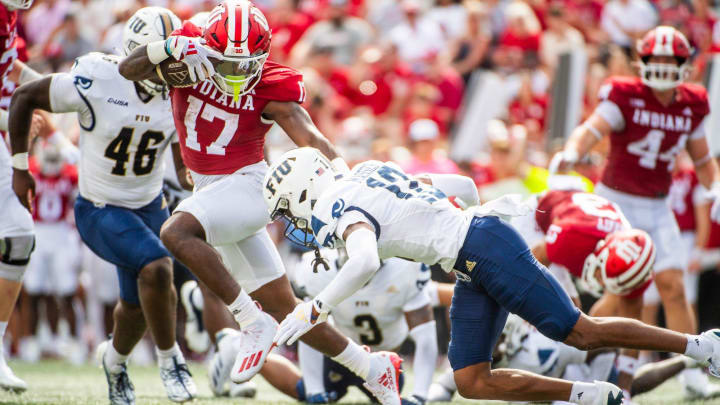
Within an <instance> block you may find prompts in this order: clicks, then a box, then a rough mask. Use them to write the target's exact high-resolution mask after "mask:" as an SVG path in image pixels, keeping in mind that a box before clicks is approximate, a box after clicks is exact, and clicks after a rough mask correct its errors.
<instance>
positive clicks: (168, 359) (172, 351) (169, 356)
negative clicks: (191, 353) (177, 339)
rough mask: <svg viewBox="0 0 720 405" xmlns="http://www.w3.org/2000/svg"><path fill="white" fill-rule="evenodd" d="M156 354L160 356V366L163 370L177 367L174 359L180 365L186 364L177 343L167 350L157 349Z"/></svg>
mask: <svg viewBox="0 0 720 405" xmlns="http://www.w3.org/2000/svg"><path fill="white" fill-rule="evenodd" d="M155 353H156V354H157V356H158V365H160V367H162V368H172V367H174V366H175V364H174V363H173V359H177V361H178V362H179V363H184V362H185V358H184V357H183V354H182V352H181V351H180V347H179V346H178V344H177V343H175V344H174V345H173V346H172V347H171V348H169V349H167V350H160V349H159V348H158V347H157V346H156V347H155Z"/></svg>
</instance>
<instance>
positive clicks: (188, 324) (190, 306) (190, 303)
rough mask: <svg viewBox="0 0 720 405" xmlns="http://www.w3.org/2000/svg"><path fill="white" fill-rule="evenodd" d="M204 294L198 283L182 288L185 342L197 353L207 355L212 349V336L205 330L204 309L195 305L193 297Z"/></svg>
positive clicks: (194, 282)
mask: <svg viewBox="0 0 720 405" xmlns="http://www.w3.org/2000/svg"><path fill="white" fill-rule="evenodd" d="M195 294H202V293H201V292H200V289H199V288H198V285H197V282H196V281H194V280H190V281H187V282H185V284H183V285H182V287H181V288H180V301H181V302H182V304H183V308H185V316H186V318H185V342H187V345H188V348H190V350H192V351H194V352H195V353H205V352H206V351H207V350H208V349H209V348H210V335H209V334H208V332H207V330H206V329H205V325H204V324H203V318H202V311H203V309H202V308H199V307H198V306H197V305H195V302H194V300H193V295H195Z"/></svg>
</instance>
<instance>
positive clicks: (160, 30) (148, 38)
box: [122, 7, 181, 95]
mask: <svg viewBox="0 0 720 405" xmlns="http://www.w3.org/2000/svg"><path fill="white" fill-rule="evenodd" d="M180 25H181V22H180V19H179V18H178V17H177V16H176V15H175V14H173V12H172V11H170V10H168V9H166V8H163V7H143V8H141V9H140V10H138V11H136V12H135V14H133V16H132V17H130V19H129V20H128V21H127V22H126V23H125V28H123V36H122V49H123V53H124V54H125V56H127V55H130V53H131V52H132V51H133V50H134V49H135V48H137V47H138V46H142V45H146V44H148V43H150V42H155V41H162V40H165V39H167V37H169V36H170V34H171V33H172V32H173V31H175V30H176V29H178V28H180ZM139 83H140V85H141V86H143V88H144V89H145V90H147V91H148V93H150V94H151V95H157V94H161V93H164V92H166V91H167V86H166V85H165V84H163V83H156V82H153V81H151V80H143V81H141V82H139Z"/></svg>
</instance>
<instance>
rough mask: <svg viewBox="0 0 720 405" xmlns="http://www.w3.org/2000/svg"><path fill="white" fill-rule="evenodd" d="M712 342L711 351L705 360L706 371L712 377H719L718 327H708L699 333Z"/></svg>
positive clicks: (719, 345)
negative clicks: (705, 330) (707, 329)
mask: <svg viewBox="0 0 720 405" xmlns="http://www.w3.org/2000/svg"><path fill="white" fill-rule="evenodd" d="M700 336H702V337H704V338H706V339H708V341H710V342H711V343H712V347H713V351H712V355H710V356H709V357H708V358H707V359H706V360H705V362H704V363H705V364H706V365H707V366H708V372H709V373H710V374H711V375H713V376H714V377H717V378H720V329H710V330H709V331H707V332H703V333H702V335H700Z"/></svg>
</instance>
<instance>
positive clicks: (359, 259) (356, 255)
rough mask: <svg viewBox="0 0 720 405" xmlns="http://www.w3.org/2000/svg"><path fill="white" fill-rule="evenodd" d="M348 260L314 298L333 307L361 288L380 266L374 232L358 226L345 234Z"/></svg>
mask: <svg viewBox="0 0 720 405" xmlns="http://www.w3.org/2000/svg"><path fill="white" fill-rule="evenodd" d="M345 249H346V250H347V253H348V260H347V262H345V264H344V265H343V266H342V268H341V269H340V271H339V272H338V275H337V276H335V278H334V279H333V280H332V281H331V282H330V283H329V284H328V285H327V286H326V287H325V288H324V289H323V290H322V292H321V293H320V294H318V295H317V297H316V299H317V300H318V301H320V302H322V303H323V304H325V305H327V306H329V307H330V308H333V307H335V306H337V305H338V304H340V303H341V302H343V301H344V300H345V299H347V298H348V297H350V296H351V295H352V294H353V293H355V292H356V291H357V290H359V289H360V288H362V286H364V285H365V284H366V283H367V282H368V281H369V280H370V278H371V277H372V276H373V275H374V274H375V272H376V271H377V270H378V269H379V268H380V257H378V253H377V241H376V240H375V233H374V232H372V231H371V230H369V229H367V228H358V229H356V230H354V231H353V232H352V233H351V234H350V235H348V236H347V239H346V241H345Z"/></svg>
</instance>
